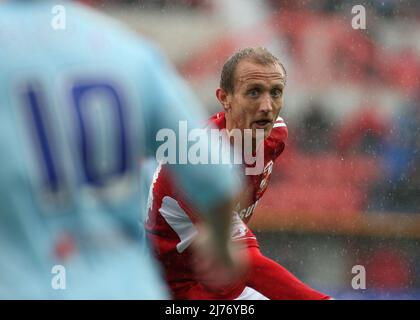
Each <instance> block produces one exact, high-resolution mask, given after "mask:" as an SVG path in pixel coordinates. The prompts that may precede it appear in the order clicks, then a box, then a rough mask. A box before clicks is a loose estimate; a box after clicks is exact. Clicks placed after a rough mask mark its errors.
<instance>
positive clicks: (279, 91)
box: [271, 89, 283, 98]
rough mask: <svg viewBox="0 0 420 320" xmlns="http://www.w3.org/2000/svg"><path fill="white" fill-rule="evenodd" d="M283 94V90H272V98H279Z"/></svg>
mask: <svg viewBox="0 0 420 320" xmlns="http://www.w3.org/2000/svg"><path fill="white" fill-rule="evenodd" d="M282 94H283V90H281V89H273V90H271V96H272V97H274V98H278V97H280V96H281V95H282Z"/></svg>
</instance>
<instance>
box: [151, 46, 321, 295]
mask: <svg viewBox="0 0 420 320" xmlns="http://www.w3.org/2000/svg"><path fill="white" fill-rule="evenodd" d="M285 85H286V71H285V69H284V67H283V65H282V64H281V63H280V61H279V60H278V59H277V58H276V57H275V56H273V55H272V54H271V53H270V52H269V51H268V50H266V49H264V48H246V49H243V50H240V51H238V52H237V53H236V54H234V55H233V56H232V57H231V58H229V59H228V60H227V61H226V63H225V65H224V66H223V70H222V75H221V81H220V88H218V89H217V91H216V96H217V99H218V101H219V102H220V103H221V105H222V106H223V111H222V112H219V113H217V114H215V115H213V116H212V117H211V118H210V124H211V125H212V126H213V127H215V128H218V129H220V130H222V129H226V130H227V132H231V131H232V130H233V129H239V130H240V131H241V132H244V130H245V129H251V130H252V131H251V132H252V138H253V139H254V140H255V141H254V144H253V148H254V149H253V150H252V152H253V154H255V153H256V151H257V149H258V148H259V147H260V146H257V144H256V141H257V140H256V138H257V135H256V132H257V129H260V131H262V130H263V132H264V141H263V151H264V152H263V160H264V167H263V170H262V172H260V173H259V174H256V175H245V172H244V180H245V184H246V187H245V190H244V191H243V193H242V196H241V198H240V199H238V203H237V205H236V209H235V212H234V221H233V230H232V240H233V241H234V242H235V243H237V244H238V245H239V246H240V247H241V250H245V251H246V254H247V256H248V258H249V265H250V268H249V270H248V271H247V272H246V274H244V275H243V276H242V277H240V279H238V280H235V281H233V282H232V283H229V284H226V285H225V286H223V287H219V288H213V287H209V285H208V284H207V283H206V281H204V280H203V279H202V278H201V277H200V275H199V274H197V273H196V272H194V268H193V263H194V252H193V250H192V249H191V247H192V246H191V244H192V243H193V242H194V240H195V238H196V236H197V234H198V229H197V226H198V225H199V223H200V219H199V215H198V214H197V213H196V212H195V210H194V208H192V207H191V205H189V203H188V200H187V199H186V198H185V197H184V195H183V193H182V190H179V188H178V187H177V184H176V181H174V180H173V178H172V177H171V176H170V174H169V172H168V170H167V168H165V165H161V166H159V167H158V169H157V171H156V172H155V176H154V180H153V183H152V186H151V190H150V198H149V202H150V203H149V217H148V220H147V223H146V229H147V233H148V237H149V239H150V241H151V243H152V245H153V247H154V251H155V254H156V256H157V258H158V260H160V262H161V263H162V265H163V269H164V273H165V277H166V280H167V282H168V284H169V286H170V288H171V291H172V294H173V296H174V298H175V299H239V300H240V299H313V300H314V299H329V296H327V295H325V294H322V293H320V292H317V291H315V290H313V289H311V288H309V287H308V286H307V285H305V284H304V283H302V282H301V281H300V280H298V279H297V278H296V277H295V276H293V275H292V274H291V273H290V272H289V271H287V270H286V269H285V268H284V267H282V266H281V265H279V264H278V263H276V262H274V261H273V260H271V259H269V258H267V257H265V256H263V255H262V254H261V252H260V249H259V246H258V241H257V239H256V237H255V235H254V234H253V233H252V231H251V230H250V229H249V228H248V226H247V223H248V221H249V220H250V219H251V216H252V214H253V212H254V210H255V207H256V206H257V203H258V201H259V200H260V198H261V197H262V195H263V194H264V192H265V190H266V189H267V186H268V183H269V180H270V176H271V172H272V169H273V164H274V161H275V160H276V159H277V157H278V156H279V155H280V154H281V153H282V152H283V150H284V147H285V140H286V138H287V134H288V132H287V127H286V124H285V122H284V121H283V119H282V118H281V117H279V113H280V110H281V108H282V106H283V92H284V87H285ZM246 166H247V167H250V166H249V165H248V164H246ZM244 169H245V168H244ZM244 171H245V170H244ZM197 192H200V190H197Z"/></svg>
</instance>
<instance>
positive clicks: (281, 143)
mask: <svg viewBox="0 0 420 320" xmlns="http://www.w3.org/2000/svg"><path fill="white" fill-rule="evenodd" d="M287 136H288V131H287V125H286V122H285V121H284V119H283V118H282V117H278V118H277V119H276V121H275V122H274V126H273V129H272V130H271V133H270V135H269V136H268V137H267V138H266V139H265V143H264V147H265V148H266V149H267V152H268V154H271V157H272V158H273V159H275V158H277V157H278V156H279V155H280V154H281V153H282V152H283V150H284V148H285V146H286V140H287Z"/></svg>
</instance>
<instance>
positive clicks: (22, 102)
mask: <svg viewBox="0 0 420 320" xmlns="http://www.w3.org/2000/svg"><path fill="white" fill-rule="evenodd" d="M62 4H63V3H62ZM54 5H55V3H54V2H52V1H51V2H50V1H6V2H4V3H2V4H1V5H0V24H1V32H0V48H1V49H0V299H50V298H53V299H56V298H58V299H102V298H106V299H164V298H168V297H169V295H168V292H167V289H166V284H165V283H164V281H163V280H162V279H161V277H160V275H159V273H158V271H157V270H158V269H157V268H156V266H157V264H156V263H155V262H154V260H153V259H151V257H150V256H151V255H150V253H149V248H148V247H147V245H146V241H145V240H146V239H145V233H144V226H143V225H141V226H140V229H139V224H138V220H139V217H138V215H139V212H140V204H139V203H138V193H139V187H140V186H139V183H138V172H137V169H138V166H137V165H138V161H139V160H141V159H142V158H145V157H146V156H150V157H155V153H156V150H157V148H158V143H157V141H156V133H157V132H158V130H159V129H161V128H166V129H173V130H177V129H178V124H179V121H180V120H185V121H188V125H189V128H191V129H193V128H195V127H199V126H201V123H200V119H202V120H203V121H204V117H203V114H201V111H200V110H201V108H200V106H199V105H198V103H197V101H196V100H195V99H194V98H193V97H192V96H191V94H190V91H189V90H188V89H187V88H186V87H185V85H184V83H183V82H182V81H181V80H180V78H179V77H178V76H177V75H176V73H175V72H174V70H172V69H171V67H170V66H168V65H167V64H166V62H165V61H164V59H162V57H161V56H160V55H159V53H158V52H157V51H156V50H155V49H154V48H153V47H152V46H151V45H149V44H148V43H146V42H145V41H143V40H141V39H138V38H137V37H136V36H135V35H134V34H132V33H131V32H129V31H127V30H125V28H124V27H122V26H120V25H119V24H118V23H116V22H115V21H113V20H110V19H108V18H106V17H104V16H102V15H100V14H98V13H96V12H94V11H92V10H90V9H87V8H85V7H84V6H81V5H77V4H74V3H71V2H64V9H65V14H66V18H65V20H66V27H65V28H63V29H59V30H55V29H54V28H53V25H52V24H51V21H52V19H53V16H52V14H51V12H52V8H53V6H54ZM209 151H211V150H209ZM171 169H172V172H173V173H174V174H175V176H177V177H179V182H180V183H181V184H182V185H183V187H184V188H186V190H189V191H187V193H189V192H191V190H196V189H200V190H202V192H201V193H191V199H193V200H194V204H195V205H196V206H197V207H199V208H200V212H202V213H203V214H206V213H209V214H208V215H206V216H205V217H203V218H204V219H205V220H206V221H207V222H208V230H207V231H208V234H209V237H208V238H207V239H208V242H207V248H208V252H209V254H211V257H213V258H214V259H213V261H214V263H215V265H217V266H219V267H220V268H221V270H223V271H227V272H228V271H229V270H230V267H231V266H232V265H234V262H233V257H232V255H231V254H232V253H231V251H229V246H228V245H227V243H228V239H229V230H230V221H231V210H232V206H230V203H232V200H231V197H233V195H234V192H235V190H236V189H237V187H238V185H237V182H235V181H236V180H234V179H233V178H232V179H231V174H230V173H231V170H228V168H225V167H223V166H210V167H207V168H206V170H200V166H192V165H182V166H178V165H175V164H174V165H172V168H171Z"/></svg>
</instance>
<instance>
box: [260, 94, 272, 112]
mask: <svg viewBox="0 0 420 320" xmlns="http://www.w3.org/2000/svg"><path fill="white" fill-rule="evenodd" d="M259 111H261V112H265V113H267V112H270V111H273V106H272V102H271V98H270V96H269V95H264V96H263V97H262V99H261V102H260V105H259Z"/></svg>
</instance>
